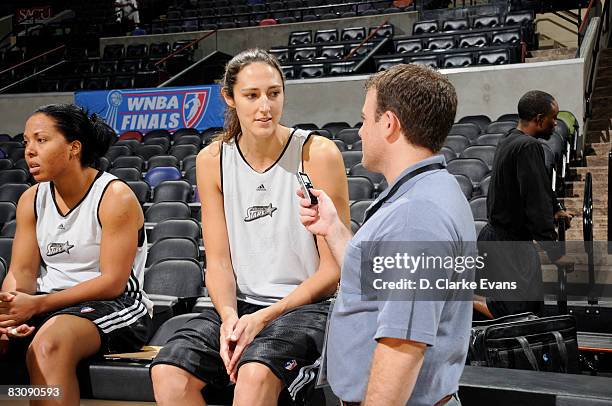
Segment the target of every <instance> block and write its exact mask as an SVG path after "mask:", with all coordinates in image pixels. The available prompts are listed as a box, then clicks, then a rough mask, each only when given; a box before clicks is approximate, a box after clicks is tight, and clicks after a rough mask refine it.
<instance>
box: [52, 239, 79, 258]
mask: <svg viewBox="0 0 612 406" xmlns="http://www.w3.org/2000/svg"><path fill="white" fill-rule="evenodd" d="M73 248H74V245H72V244H70V243H69V242H68V241H66V242H52V243H49V244H48V245H47V256H48V257H52V256H54V255H58V254H61V253H62V252H65V253H66V254H68V255H70V250H71V249H73Z"/></svg>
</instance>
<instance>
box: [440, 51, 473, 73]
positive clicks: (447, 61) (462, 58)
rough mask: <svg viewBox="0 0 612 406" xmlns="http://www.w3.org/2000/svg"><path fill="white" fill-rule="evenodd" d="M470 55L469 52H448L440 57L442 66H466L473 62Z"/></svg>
mask: <svg viewBox="0 0 612 406" xmlns="http://www.w3.org/2000/svg"><path fill="white" fill-rule="evenodd" d="M473 62H474V61H473V59H472V55H471V54H469V53H465V54H450V55H444V57H443V59H442V67H443V68H446V69H448V68H466V67H468V66H471V65H472V64H473Z"/></svg>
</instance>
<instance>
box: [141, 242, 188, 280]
mask: <svg viewBox="0 0 612 406" xmlns="http://www.w3.org/2000/svg"><path fill="white" fill-rule="evenodd" d="M199 257H200V251H199V249H198V243H197V242H195V241H194V240H192V239H190V238H185V237H181V238H176V237H167V238H162V239H160V240H157V241H156V242H155V243H154V244H153V245H152V246H151V247H150V248H149V253H148V255H147V267H149V266H151V265H153V264H155V263H156V262H158V261H161V260H162V259H169V258H178V259H193V260H195V261H197V260H199ZM145 291H146V290H145Z"/></svg>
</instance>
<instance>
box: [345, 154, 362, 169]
mask: <svg viewBox="0 0 612 406" xmlns="http://www.w3.org/2000/svg"><path fill="white" fill-rule="evenodd" d="M362 156H363V154H362V152H361V151H344V152H342V160H343V161H344V168H345V169H346V172H347V173H348V171H349V169H351V168H352V167H353V166H355V165H357V164H358V163H361V158H362Z"/></svg>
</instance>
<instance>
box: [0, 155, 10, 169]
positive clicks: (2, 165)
mask: <svg viewBox="0 0 612 406" xmlns="http://www.w3.org/2000/svg"><path fill="white" fill-rule="evenodd" d="M12 167H13V161H12V160H11V159H10V158H0V171H4V170H6V169H11V168H12Z"/></svg>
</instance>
